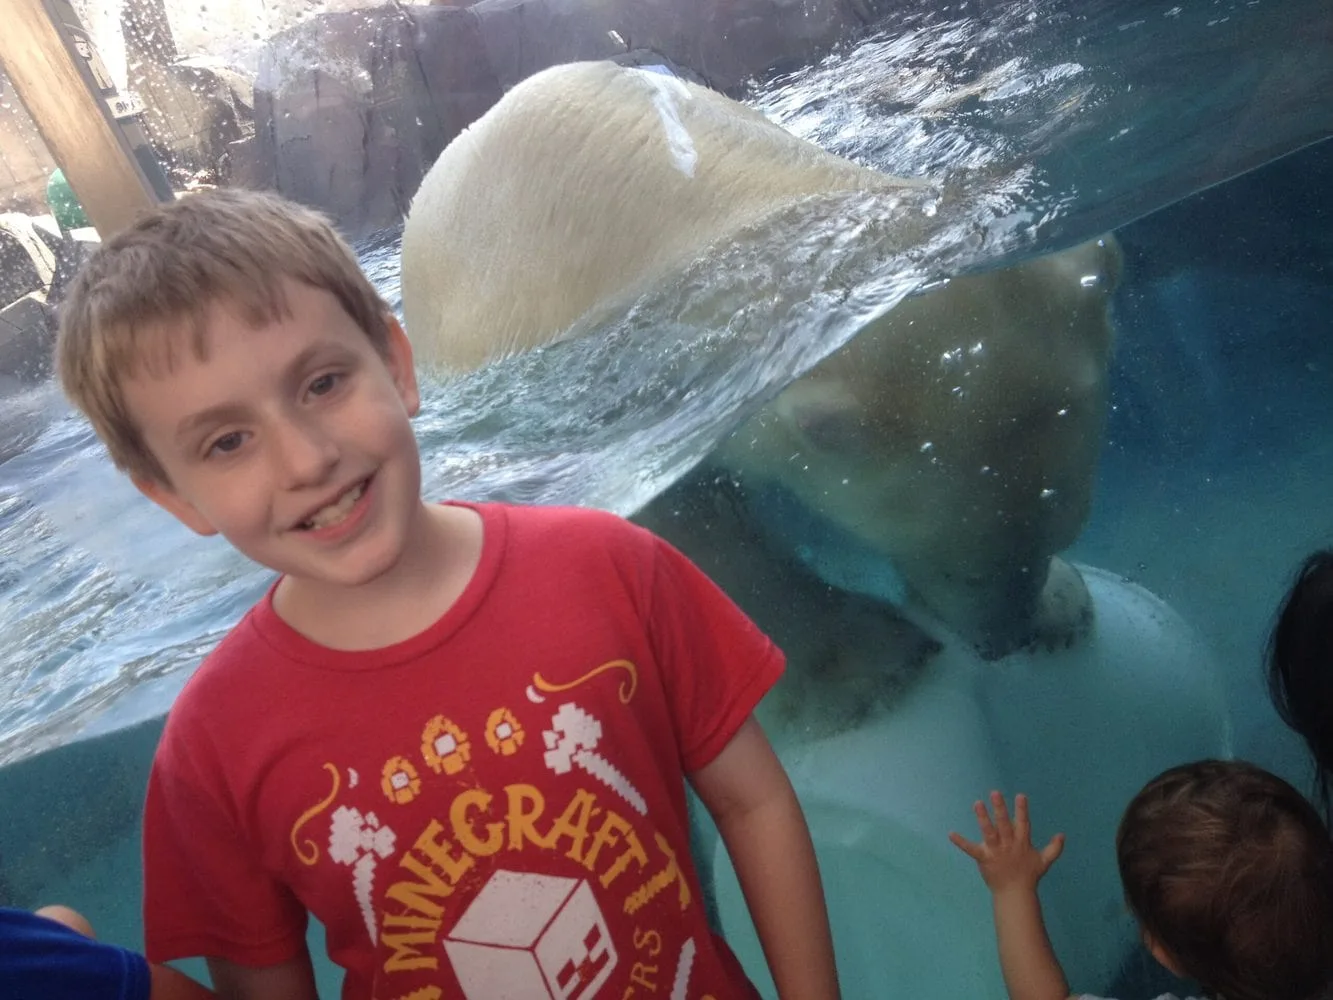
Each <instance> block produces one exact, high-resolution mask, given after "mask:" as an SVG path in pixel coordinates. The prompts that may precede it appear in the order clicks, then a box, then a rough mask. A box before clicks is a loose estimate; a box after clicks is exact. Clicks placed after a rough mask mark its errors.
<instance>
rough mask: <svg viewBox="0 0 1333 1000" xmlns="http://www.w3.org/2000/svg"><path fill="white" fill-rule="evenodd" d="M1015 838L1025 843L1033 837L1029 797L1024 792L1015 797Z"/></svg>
mask: <svg viewBox="0 0 1333 1000" xmlns="http://www.w3.org/2000/svg"><path fill="white" fill-rule="evenodd" d="M1014 836H1016V837H1017V838H1018V839H1019V840H1022V841H1024V842H1026V841H1028V840H1029V839H1031V837H1032V824H1031V823H1030V822H1028V797H1027V796H1026V795H1024V794H1023V793H1022V792H1019V793H1018V794H1017V795H1015V796H1014Z"/></svg>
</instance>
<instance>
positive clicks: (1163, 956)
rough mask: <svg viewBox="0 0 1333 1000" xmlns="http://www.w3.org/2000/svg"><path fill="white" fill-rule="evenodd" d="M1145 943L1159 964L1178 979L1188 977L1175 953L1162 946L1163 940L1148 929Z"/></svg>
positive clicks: (1144, 936)
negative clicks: (1158, 938)
mask: <svg viewBox="0 0 1333 1000" xmlns="http://www.w3.org/2000/svg"><path fill="white" fill-rule="evenodd" d="M1143 944H1144V946H1145V947H1146V948H1147V949H1148V953H1149V954H1150V955H1152V957H1153V958H1155V959H1157V964H1158V965H1160V966H1161V967H1162V968H1164V969H1165V970H1166V971H1167V972H1169V973H1171V975H1173V976H1175V977H1176V978H1177V979H1188V978H1189V977H1188V976H1187V975H1186V973H1185V971H1184V970H1183V969H1182V968H1181V967H1180V963H1179V962H1177V961H1176V958H1175V956H1174V955H1172V954H1171V953H1170V952H1169V951H1167V950H1166V949H1165V948H1164V947H1162V942H1160V941H1158V940H1157V939H1156V938H1155V937H1153V936H1152V934H1151V933H1149V932H1148V931H1146V930H1145V931H1144V932H1143Z"/></svg>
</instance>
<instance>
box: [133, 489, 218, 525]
mask: <svg viewBox="0 0 1333 1000" xmlns="http://www.w3.org/2000/svg"><path fill="white" fill-rule="evenodd" d="M131 481H132V482H133V483H134V488H135V489H137V490H138V491H139V492H140V493H142V494H143V495H144V496H146V497H147V498H148V499H149V500H151V501H153V503H155V504H157V505H158V506H159V507H161V508H162V509H163V510H165V511H166V512H167V513H168V514H170V515H171V516H172V517H174V518H175V519H176V520H177V521H179V522H180V523H181V524H183V525H185V527H187V528H189V529H190V530H191V531H193V532H194V533H195V534H197V535H216V534H217V533H218V529H217V528H215V527H213V524H212V522H210V521H209V520H208V519H207V518H206V517H204V516H203V515H202V514H200V513H199V511H198V510H197V509H196V508H195V506H194V504H192V503H190V502H189V501H188V500H186V499H185V498H184V497H182V496H181V495H180V494H179V493H177V492H176V491H175V490H173V489H172V488H171V487H170V486H168V485H166V484H165V483H162V482H158V481H157V480H156V479H146V478H140V477H138V476H133V477H131Z"/></svg>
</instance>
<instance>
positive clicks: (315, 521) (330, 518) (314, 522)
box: [301, 483, 366, 529]
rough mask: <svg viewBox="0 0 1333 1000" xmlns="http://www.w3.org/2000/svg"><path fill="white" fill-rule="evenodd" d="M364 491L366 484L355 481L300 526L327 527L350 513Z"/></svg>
mask: <svg viewBox="0 0 1333 1000" xmlns="http://www.w3.org/2000/svg"><path fill="white" fill-rule="evenodd" d="M365 491H366V484H365V483H357V484H356V485H355V486H353V487H352V488H351V489H350V490H348V491H347V492H346V493H344V494H343V495H342V496H340V497H339V498H338V499H337V500H336V501H334V502H333V503H331V504H329V505H328V506H327V507H325V508H324V509H323V510H321V511H319V512H317V513H316V514H315V516H314V517H312V518H311V519H310V520H308V521H306V522H305V523H304V524H303V525H301V527H303V528H306V529H311V528H327V527H328V526H329V525H331V524H337V523H338V522H339V521H341V520H342V519H343V518H345V517H346V516H347V515H348V514H349V513H351V511H352V506H353V505H354V504H355V503H356V502H357V501H358V500H360V499H361V494H362V493H364V492H365Z"/></svg>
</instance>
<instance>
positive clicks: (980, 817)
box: [972, 800, 1000, 847]
mask: <svg viewBox="0 0 1333 1000" xmlns="http://www.w3.org/2000/svg"><path fill="white" fill-rule="evenodd" d="M972 811H973V812H974V813H976V814H977V826H978V827H980V828H981V839H982V840H984V841H985V842H986V843H987V844H989V845H991V846H992V847H994V846H995V845H996V844H998V843H999V842H1000V835H999V834H998V833H996V832H995V826H994V825H993V824H992V823H991V821H990V813H988V812H987V811H986V804H985V803H984V802H981V801H980V800H978V801H977V802H974V803H973V804H972Z"/></svg>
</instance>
